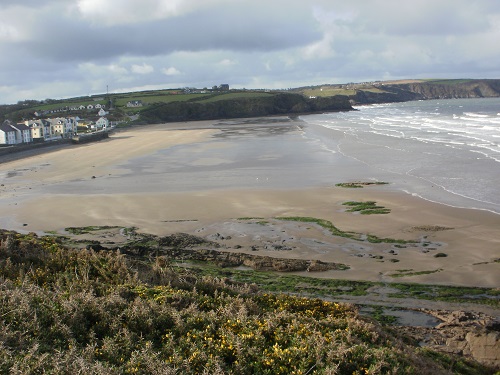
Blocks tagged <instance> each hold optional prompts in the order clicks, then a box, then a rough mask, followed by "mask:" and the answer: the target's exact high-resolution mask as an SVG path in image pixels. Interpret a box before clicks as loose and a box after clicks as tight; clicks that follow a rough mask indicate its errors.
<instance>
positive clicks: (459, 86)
mask: <svg viewBox="0 0 500 375" xmlns="http://www.w3.org/2000/svg"><path fill="white" fill-rule="evenodd" d="M379 88H380V90H379V91H371V90H364V89H360V90H356V94H354V95H351V96H350V99H351V100H352V101H353V102H354V103H358V104H370V103H390V102H405V101H410V100H429V99H459V98H460V99H461V98H464V99H466V98H491V97H500V80H495V79H485V80H443V81H422V82H411V83H400V84H383V85H380V86H379Z"/></svg>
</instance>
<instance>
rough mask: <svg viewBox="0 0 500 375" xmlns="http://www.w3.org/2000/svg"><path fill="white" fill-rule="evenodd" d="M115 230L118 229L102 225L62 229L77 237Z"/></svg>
mask: <svg viewBox="0 0 500 375" xmlns="http://www.w3.org/2000/svg"><path fill="white" fill-rule="evenodd" d="M116 228H119V227H113V226H107V225H103V226H88V227H67V228H64V230H65V231H66V232H68V233H71V234H75V235H78V234H86V233H92V232H96V231H99V230H103V229H116Z"/></svg>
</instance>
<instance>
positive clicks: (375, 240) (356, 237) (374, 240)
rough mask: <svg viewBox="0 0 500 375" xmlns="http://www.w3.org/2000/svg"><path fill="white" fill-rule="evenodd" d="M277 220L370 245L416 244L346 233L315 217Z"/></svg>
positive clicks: (293, 217) (369, 235)
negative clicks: (320, 229)
mask: <svg viewBox="0 0 500 375" xmlns="http://www.w3.org/2000/svg"><path fill="white" fill-rule="evenodd" d="M276 219H277V220H287V221H297V222H304V223H313V224H317V225H319V226H321V227H322V228H325V229H327V230H329V231H330V233H331V234H332V235H334V236H339V237H345V238H351V239H353V240H356V241H367V242H370V243H391V244H394V243H395V244H409V243H415V241H407V240H401V239H394V238H380V237H378V236H375V235H372V234H361V233H356V232H345V231H342V230H340V229H339V228H337V227H336V226H335V225H333V223H332V222H331V221H328V220H324V219H317V218H314V217H302V216H289V217H286V216H284V217H276Z"/></svg>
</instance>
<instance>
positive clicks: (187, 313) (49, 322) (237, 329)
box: [0, 231, 448, 374]
mask: <svg viewBox="0 0 500 375" xmlns="http://www.w3.org/2000/svg"><path fill="white" fill-rule="evenodd" d="M0 302H1V303H0V373H5V374H10V373H12V374H34V373H56V374H57V373H61V374H78V373H80V374H425V373H429V374H430V373H433V374H440V373H443V374H444V373H448V372H446V371H445V370H444V369H443V368H442V367H441V366H440V365H439V364H437V363H435V362H433V360H432V359H430V358H429V357H428V356H425V355H422V354H419V352H418V351H417V350H416V349H414V348H412V347H409V346H407V345H405V344H403V343H402V342H400V341H399V340H398V339H396V338H395V337H394V336H391V335H390V334H388V333H386V332H384V330H383V329H382V328H381V327H380V326H378V325H376V324H375V323H372V322H370V321H367V320H363V319H361V318H360V317H359V316H358V314H357V311H356V309H355V308H354V307H353V306H350V305H346V304H339V303H335V302H327V301H323V300H320V299H308V298H300V297H295V296H290V295H277V294H268V293H263V292H259V291H258V288H257V287H256V286H255V285H248V284H237V283H233V282H231V281H230V280H227V279H221V278H216V277H203V278H201V277H196V276H194V275H193V274H190V273H189V272H188V271H183V272H182V273H181V272H178V271H173V270H172V269H170V268H169V266H168V262H166V261H165V260H159V259H152V260H148V259H133V258H130V257H125V256H124V255H122V254H120V253H119V252H112V251H101V252H94V251H89V250H71V249H66V248H64V247H63V246H62V245H61V243H60V242H59V241H58V240H57V238H54V237H42V238H38V237H36V236H35V235H33V234H31V235H20V234H17V233H13V232H6V231H3V232H1V233H0Z"/></svg>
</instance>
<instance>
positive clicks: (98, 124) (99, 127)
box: [95, 117, 109, 130]
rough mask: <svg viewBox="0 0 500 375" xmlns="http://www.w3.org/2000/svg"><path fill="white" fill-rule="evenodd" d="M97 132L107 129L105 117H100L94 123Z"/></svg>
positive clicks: (107, 123)
mask: <svg viewBox="0 0 500 375" xmlns="http://www.w3.org/2000/svg"><path fill="white" fill-rule="evenodd" d="M95 124H96V127H97V130H106V129H107V128H108V127H109V121H108V119H107V118H106V117H101V118H99V120H97V121H96V122H95Z"/></svg>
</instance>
